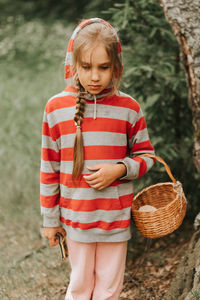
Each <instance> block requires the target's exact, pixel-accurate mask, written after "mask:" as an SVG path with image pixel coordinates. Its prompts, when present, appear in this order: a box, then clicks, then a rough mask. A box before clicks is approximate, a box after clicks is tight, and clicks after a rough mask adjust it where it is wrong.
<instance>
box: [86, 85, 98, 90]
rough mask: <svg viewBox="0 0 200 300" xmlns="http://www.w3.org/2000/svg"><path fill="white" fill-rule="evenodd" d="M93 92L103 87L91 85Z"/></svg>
mask: <svg viewBox="0 0 200 300" xmlns="http://www.w3.org/2000/svg"><path fill="white" fill-rule="evenodd" d="M89 87H90V89H91V90H99V89H100V88H101V85H89Z"/></svg>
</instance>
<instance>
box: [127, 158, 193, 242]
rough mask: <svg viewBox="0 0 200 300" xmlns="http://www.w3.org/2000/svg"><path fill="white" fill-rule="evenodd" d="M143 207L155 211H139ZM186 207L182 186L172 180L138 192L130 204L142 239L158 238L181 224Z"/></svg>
mask: <svg viewBox="0 0 200 300" xmlns="http://www.w3.org/2000/svg"><path fill="white" fill-rule="evenodd" d="M146 156H147V155H146ZM151 157H152V156H151ZM154 158H156V157H154ZM167 167H168V166H167ZM168 168H169V167H168ZM171 176H172V175H170V177H171ZM172 177H173V176H172ZM144 205H151V206H154V207H155V208H156V211H139V208H140V207H141V206H144ZM186 207H187V201H186V198H185V194H184V192H183V188H182V185H181V183H180V182H179V181H176V180H175V179H174V178H173V182H164V183H158V184H155V185H152V186H150V187H147V188H145V189H143V190H142V191H141V192H139V193H138V194H137V195H136V196H135V198H134V200H133V203H132V216H133V220H134V222H135V225H136V227H137V229H138V230H139V231H140V233H141V234H142V235H143V236H144V237H147V238H160V237H163V236H165V235H168V234H170V233H172V232H173V231H174V230H176V229H177V228H178V227H179V226H180V225H181V224H182V221H183V219H184V217H185V214H186Z"/></svg>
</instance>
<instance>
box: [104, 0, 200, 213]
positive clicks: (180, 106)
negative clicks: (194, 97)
mask: <svg viewBox="0 0 200 300" xmlns="http://www.w3.org/2000/svg"><path fill="white" fill-rule="evenodd" d="M104 13H105V17H107V18H108V19H112V24H113V25H114V26H115V27H116V28H119V35H120V38H121V40H122V47H123V53H124V65H125V72H124V77H123V80H122V85H121V89H122V90H124V91H125V92H128V93H130V94H131V95H133V96H134V97H135V98H136V99H137V100H138V101H139V102H140V104H141V106H142V109H143V110H144V112H145V117H146V120H147V124H148V128H149V133H150V136H151V140H152V143H153V145H154V146H155V150H156V153H157V155H160V156H161V157H163V158H164V159H165V160H166V162H167V163H168V164H169V165H170V167H171V169H172V172H173V174H174V176H175V177H176V178H177V179H178V180H179V181H181V182H182V183H183V186H184V190H185V193H186V196H187V198H188V200H189V203H190V204H191V207H192V209H194V208H195V206H196V208H198V207H197V204H198V196H197V195H199V193H200V186H199V182H200V181H199V179H200V176H199V175H198V174H197V172H196V170H195V167H194V164H193V157H192V148H193V126H192V114H191V109H190V107H189V105H188V99H187V87H186V83H185V76H184V71H183V67H182V63H181V61H180V57H179V47H178V44H177V41H176V38H175V36H174V34H173V33H172V31H171V28H170V25H169V24H168V22H167V21H166V19H165V17H164V15H163V11H162V9H161V7H160V5H159V3H158V1H156V0H149V1H146V0H138V1H134V0H126V1H119V2H118V3H115V5H114V7H113V8H110V9H109V10H108V11H107V12H104ZM150 174H151V179H150V176H148V175H147V177H145V178H144V180H145V181H146V180H147V181H148V180H150V182H151V183H152V182H157V181H158V180H159V181H169V178H168V176H167V175H166V174H165V172H164V170H163V168H161V167H160V166H159V165H158V166H157V165H156V166H155V167H154V168H153V169H152V171H150ZM148 184H149V182H148Z"/></svg>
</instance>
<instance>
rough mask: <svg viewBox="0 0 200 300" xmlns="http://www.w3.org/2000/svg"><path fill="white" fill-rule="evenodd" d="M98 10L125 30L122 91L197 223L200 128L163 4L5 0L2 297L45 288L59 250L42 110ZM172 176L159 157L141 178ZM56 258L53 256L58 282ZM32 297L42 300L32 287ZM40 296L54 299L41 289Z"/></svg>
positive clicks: (0, 53) (0, 37) (0, 31)
mask: <svg viewBox="0 0 200 300" xmlns="http://www.w3.org/2000/svg"><path fill="white" fill-rule="evenodd" d="M96 16H97V17H102V18H104V19H106V20H107V21H109V22H110V23H111V24H112V25H113V26H114V27H116V28H118V29H119V37H120V39H121V41H122V49H123V60H124V74H123V80H122V84H121V90H122V91H123V92H126V93H128V94H130V95H131V96H133V97H134V98H135V99H136V100H137V101H138V102H139V103H140V105H141V107H142V109H143V111H144V114H145V117H146V121H147V126H148V128H149V134H150V137H151V141H152V144H153V145H154V147H155V150H156V153H157V155H159V156H161V157H162V158H163V159H164V160H165V161H166V162H167V163H168V164H169V166H170V167H171V170H172V173H173V175H174V176H175V178H176V179H178V180H179V181H181V183H182V184H183V188H184V191H185V194H186V198H187V200H188V211H187V216H186V218H187V220H188V221H189V222H190V223H191V224H192V223H193V221H194V217H195V215H196V214H197V213H198V212H199V206H198V196H199V195H200V175H199V174H198V173H197V171H196V169H195V166H194V163H193V154H192V153H193V150H192V149H193V135H194V133H193V125H192V113H191V109H190V104H189V103H188V91H187V86H186V82H185V75H184V71H183V67H182V64H181V61H180V55H179V47H178V43H177V41H176V38H175V36H174V34H173V33H172V31H171V28H170V25H169V24H168V22H167V21H166V19H165V17H164V14H163V11H162V8H161V7H160V5H159V2H158V1H156V0H149V1H146V0H138V1H133V0H126V1H120V0H116V1H113V0H107V1H101V0H94V1H86V0H82V1H77V0H76V1H73V2H72V1H69V0H59V1H56V0H43V1H39V0H28V1H25V0H15V1H12V0H0V68H1V72H0V81H1V84H0V94H1V109H0V119H1V127H0V140H1V148H0V165H1V177H0V205H1V210H0V241H1V248H0V254H1V260H0V270H1V280H2V285H1V288H0V295H3V296H4V297H8V298H3V299H18V298H17V296H12V294H11V292H10V291H9V289H13V287H15V289H16V290H18V293H19V299H21V298H20V290H19V289H20V288H22V286H23V285H24V284H26V283H28V281H29V284H30V282H32V283H31V284H32V289H34V286H35V288H37V289H38V293H41V295H43V289H47V287H46V286H45V278H46V275H45V274H46V273H45V272H46V271H42V270H41V264H42V257H43V256H44V255H47V256H48V255H49V256H51V255H56V253H57V251H58V250H57V249H53V250H52V249H51V250H49V249H48V248H47V246H46V243H45V242H44V241H43V240H42V241H41V237H40V228H41V227H42V223H41V216H40V208H39V168H40V147H41V124H42V116H43V111H44V106H45V104H46V102H47V100H48V99H49V98H50V97H51V96H52V95H54V94H56V93H58V92H59V91H61V90H63V89H64V87H65V82H64V78H63V77H64V58H65V52H66V47H67V44H68V39H69V37H70V35H71V33H72V30H73V29H74V27H75V25H76V24H77V23H78V22H79V21H80V20H81V19H83V18H89V17H96ZM163 181H169V178H168V175H167V174H166V172H165V170H164V168H163V167H162V166H161V165H159V164H158V163H157V164H156V165H155V166H154V168H153V169H152V170H151V171H150V172H149V173H148V174H147V175H145V176H144V177H143V178H141V179H140V180H137V182H135V187H136V191H139V190H140V189H142V188H143V187H145V186H149V185H150V184H153V183H157V182H163ZM130 247H131V245H130ZM43 249H44V251H43ZM42 251H43V252H42ZM30 256H31V258H32V262H31V263H30V265H29V263H28V262H26V261H25V263H24V264H23V265H22V264H21V262H22V261H23V262H24V259H26V258H28V257H30ZM52 257H53V256H52ZM57 264H58V263H55V262H54V261H49V262H48V270H49V272H50V274H49V275H52V281H53V277H54V276H55V274H54V272H55V270H54V269H55V268H57V267H58V266H57ZM33 265H34V268H33ZM59 268H60V269H59V271H60V270H61V269H62V268H64V267H63V265H62V266H61V265H60V266H59ZM31 270H32V271H33V273H32V275H31ZM38 270H40V272H38ZM16 272H17V274H18V277H17V278H16V276H15V274H16ZM51 273H52V274H51ZM27 274H29V276H28V278H27ZM53 274H54V275H53ZM49 275H48V276H49ZM37 276H38V281H41V276H43V277H44V278H43V279H44V280H43V281H41V287H40V288H38V285H37V284H36V282H37ZM49 277H50V276H49ZM49 277H48V278H49ZM39 278H40V279H39ZM48 280H50V279H48ZM63 280H64V275H63ZM34 284H35V285H34ZM27 286H28V285H27ZM53 288H55V286H53V283H52V289H53ZM47 290H48V293H49V295H50V294H51V290H49V289H47ZM47 290H46V293H47ZM1 293H2V294H1ZM6 295H7V296H6ZM16 295H17V294H16ZM12 297H13V298H12ZM28 297H29V298H28ZM49 297H50V296H49ZM24 299H26V296H24ZM27 299H34V298H31V297H30V289H29V290H27ZM35 299H51V298H42V296H41V298H40V294H38V295H37V297H36V298H35ZM54 299H59V298H55V297H54Z"/></svg>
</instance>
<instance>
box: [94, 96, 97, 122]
mask: <svg viewBox="0 0 200 300" xmlns="http://www.w3.org/2000/svg"><path fill="white" fill-rule="evenodd" d="M96 118H97V97H96V95H94V120H96Z"/></svg>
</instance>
